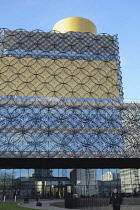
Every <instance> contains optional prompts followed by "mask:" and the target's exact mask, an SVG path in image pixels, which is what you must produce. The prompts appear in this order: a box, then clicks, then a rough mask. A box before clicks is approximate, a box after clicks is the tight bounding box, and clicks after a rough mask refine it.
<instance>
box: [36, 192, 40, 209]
mask: <svg viewBox="0 0 140 210" xmlns="http://www.w3.org/2000/svg"><path fill="white" fill-rule="evenodd" d="M39 197H40V193H39V192H37V194H36V206H38V201H39Z"/></svg>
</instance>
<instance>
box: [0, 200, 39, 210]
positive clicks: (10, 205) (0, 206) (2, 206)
mask: <svg viewBox="0 0 140 210" xmlns="http://www.w3.org/2000/svg"><path fill="white" fill-rule="evenodd" d="M17 204H18V202H7V203H6V202H5V203H4V202H0V210H27V209H28V210H35V209H29V208H25V207H21V206H18V205H17Z"/></svg>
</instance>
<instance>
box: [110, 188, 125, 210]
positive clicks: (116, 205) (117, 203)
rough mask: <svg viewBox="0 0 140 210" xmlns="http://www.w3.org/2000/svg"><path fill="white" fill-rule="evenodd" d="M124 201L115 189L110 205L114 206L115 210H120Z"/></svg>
mask: <svg viewBox="0 0 140 210" xmlns="http://www.w3.org/2000/svg"><path fill="white" fill-rule="evenodd" d="M122 201H123V198H122V196H121V195H120V194H119V193H118V190H117V189H114V190H113V193H112V195H111V197H110V205H111V204H112V205H113V210H120V206H121V204H122Z"/></svg>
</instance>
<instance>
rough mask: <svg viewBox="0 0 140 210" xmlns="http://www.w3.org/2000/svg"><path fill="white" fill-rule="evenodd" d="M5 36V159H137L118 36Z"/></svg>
mask: <svg viewBox="0 0 140 210" xmlns="http://www.w3.org/2000/svg"><path fill="white" fill-rule="evenodd" d="M0 32H1V34H0V82H1V84H0V99H1V101H0V105H1V108H0V119H1V120H0V131H1V133H0V157H1V158H2V157H11V158H13V157H17V158H18V157H19V158H21V157H23V158H25V157H26V158H28V157H30V158H32V157H41V158H42V157H44V158H46V157H48V158H73V157H75V158H82V157H83V158H89V157H92V158H107V157H110V158H112V157H119V158H120V157H122V158H123V157H139V152H140V151H139V144H140V105H139V104H136V103H132V104H126V103H123V91H122V77H121V71H120V60H119V48H118V40H117V36H116V35H114V36H110V35H108V34H99V35H93V34H90V33H77V32H69V33H58V32H54V31H52V32H48V33H46V32H43V31H38V30H37V31H32V32H28V31H24V30H16V31H11V30H7V29H1V31H0Z"/></svg>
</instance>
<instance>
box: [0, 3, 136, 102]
mask: <svg viewBox="0 0 140 210" xmlns="http://www.w3.org/2000/svg"><path fill="white" fill-rule="evenodd" d="M0 11H1V12H0V27H1V28H10V29H18V28H23V29H27V30H34V29H41V30H44V31H50V30H51V29H52V27H53V25H54V24H55V23H56V22H58V21H59V20H61V19H63V18H66V17H84V18H87V19H90V20H91V21H93V22H94V23H95V24H96V26H97V31H98V33H109V34H111V35H114V34H118V37H119V46H120V56H121V70H122V76H123V87H124V98H126V99H131V101H138V102H140V91H139V89H140V65H139V60H140V27H139V25H140V12H139V11H140V1H139V0H133V1H132V0H116V1H115V0H98V1H97V0H24V1H23V0H0Z"/></svg>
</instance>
